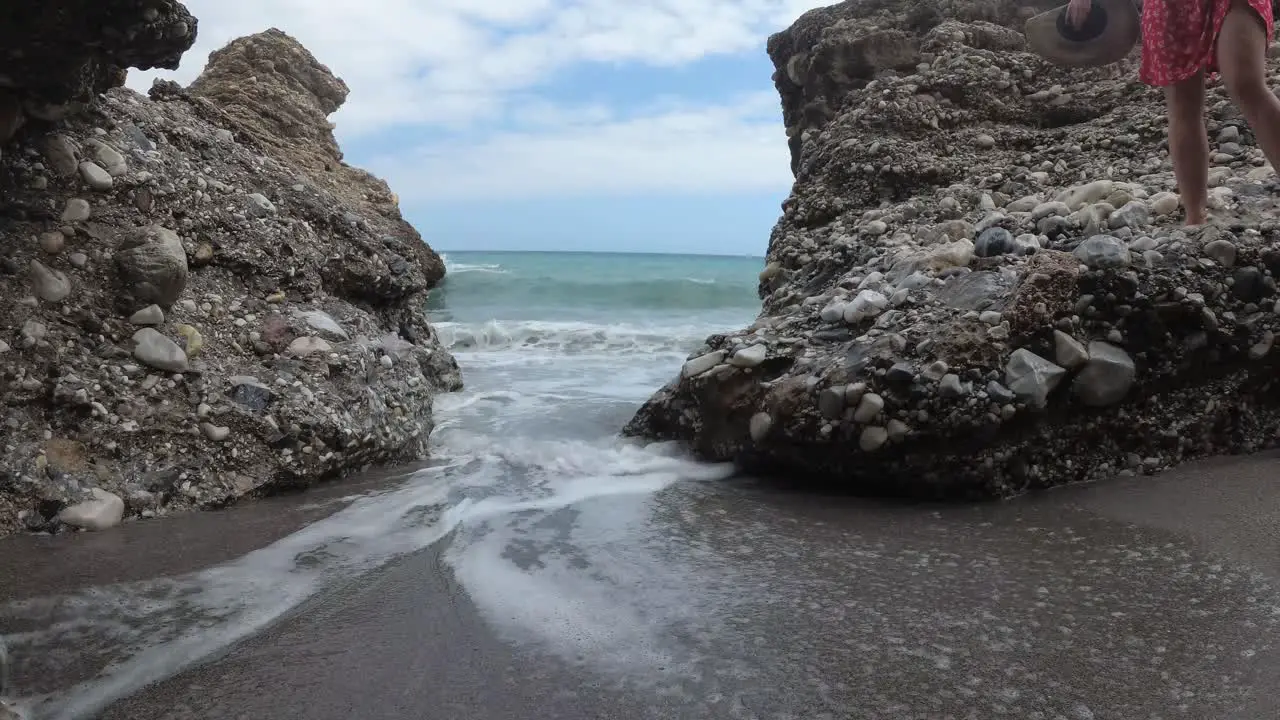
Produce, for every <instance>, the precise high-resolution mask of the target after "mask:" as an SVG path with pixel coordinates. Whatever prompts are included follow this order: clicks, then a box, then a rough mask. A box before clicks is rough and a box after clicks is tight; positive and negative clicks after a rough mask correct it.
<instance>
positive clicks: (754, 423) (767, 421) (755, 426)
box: [748, 412, 773, 442]
mask: <svg viewBox="0 0 1280 720" xmlns="http://www.w3.org/2000/svg"><path fill="white" fill-rule="evenodd" d="M771 429H773V418H772V417H771V416H770V415H769V413H767V412H758V413H756V414H755V415H752V416H751V422H750V427H749V428H748V430H749V431H750V432H751V439H752V440H754V441H755V442H760V441H761V440H763V439H764V438H765V436H766V435H768V434H769V431H770V430H771Z"/></svg>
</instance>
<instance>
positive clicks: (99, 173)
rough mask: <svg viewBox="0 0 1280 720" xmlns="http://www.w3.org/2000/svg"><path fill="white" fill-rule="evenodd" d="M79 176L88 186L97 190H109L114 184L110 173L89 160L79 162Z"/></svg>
mask: <svg viewBox="0 0 1280 720" xmlns="http://www.w3.org/2000/svg"><path fill="white" fill-rule="evenodd" d="M80 177H81V178H83V179H84V181H85V183H86V184H87V185H88V186H89V187H90V188H92V189H94V190H98V191H106V190H110V189H111V188H112V186H113V185H114V184H115V181H114V180H112V179H111V174H110V173H108V172H107V171H106V170H103V169H102V167H101V166H99V165H98V164H97V163H95V162H93V161H91V160H85V161H84V162H82V163H80Z"/></svg>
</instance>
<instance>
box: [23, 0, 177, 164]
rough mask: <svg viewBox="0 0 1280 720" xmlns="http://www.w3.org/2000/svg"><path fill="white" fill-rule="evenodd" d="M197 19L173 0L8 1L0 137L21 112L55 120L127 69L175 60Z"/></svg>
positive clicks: (171, 65) (114, 83)
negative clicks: (92, 0) (93, 0)
mask: <svg viewBox="0 0 1280 720" xmlns="http://www.w3.org/2000/svg"><path fill="white" fill-rule="evenodd" d="M195 40H196V20H195V18H193V17H191V14H190V13H188V12H187V9H186V8H185V7H183V5H182V4H181V3H179V2H176V0H102V1H101V2H83V1H78V0H73V1H72V2H60V3H57V4H56V5H51V4H50V3H47V2H41V0H7V1H6V2H5V6H4V8H3V9H0V48H3V50H0V143H3V142H5V141H7V140H8V139H9V137H10V136H11V135H12V134H13V132H14V131H16V129H17V128H18V127H20V126H21V125H22V124H23V121H24V119H25V118H28V117H30V118H34V119H40V120H56V119H60V118H62V117H64V116H65V115H66V114H67V113H68V112H70V111H72V110H75V109H77V108H79V107H82V106H84V105H87V104H88V103H90V102H91V101H92V100H93V98H94V97H95V96H96V95H97V94H98V93H101V92H103V91H105V90H108V89H110V88H113V87H119V86H120V85H123V84H124V78H125V70H126V68H131V67H133V68H139V69H143V70H147V69H150V68H168V69H171V70H172V69H175V68H177V67H178V61H179V59H180V58H181V57H182V54H183V53H184V52H186V51H187V49H188V48H190V47H191V45H192V44H193V43H194V42H195Z"/></svg>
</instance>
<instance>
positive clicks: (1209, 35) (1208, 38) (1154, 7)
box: [1139, 0, 1275, 86]
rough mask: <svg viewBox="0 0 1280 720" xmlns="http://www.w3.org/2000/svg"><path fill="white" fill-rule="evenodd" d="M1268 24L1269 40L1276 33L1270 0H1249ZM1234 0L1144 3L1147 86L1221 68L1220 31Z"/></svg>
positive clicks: (1144, 74)
mask: <svg viewBox="0 0 1280 720" xmlns="http://www.w3.org/2000/svg"><path fill="white" fill-rule="evenodd" d="M1247 1H1248V3H1249V6H1250V7H1252V8H1253V9H1254V10H1255V11H1256V12H1257V13H1258V15H1259V16H1260V17H1261V19H1262V21H1263V22H1264V23H1265V24H1266V27H1267V42H1268V43H1270V42H1271V39H1272V36H1273V35H1274V32H1275V20H1274V18H1273V17H1272V15H1271V0H1247ZM1231 4H1232V0H1146V1H1145V2H1143V3H1142V69H1141V71H1140V73H1139V78H1140V79H1141V80H1142V82H1144V83H1146V84H1148V85H1155V86H1165V85H1173V84H1174V83H1177V82H1181V81H1183V80H1186V79H1187V78H1189V77H1192V76H1194V75H1195V74H1196V73H1198V72H1200V71H1201V70H1204V71H1205V74H1206V75H1208V74H1213V73H1216V72H1217V71H1218V54H1217V49H1218V33H1220V32H1222V21H1223V20H1224V19H1226V17H1227V12H1228V11H1229V10H1230V9H1231Z"/></svg>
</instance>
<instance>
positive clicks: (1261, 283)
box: [1231, 265, 1274, 302]
mask: <svg viewBox="0 0 1280 720" xmlns="http://www.w3.org/2000/svg"><path fill="white" fill-rule="evenodd" d="M1273 290H1274V285H1272V286H1271V287H1268V285H1267V276H1266V275H1263V274H1262V271H1261V270H1259V269H1258V268H1256V267H1254V266H1252V265H1245V266H1243V267H1240V268H1237V269H1236V271H1235V272H1234V273H1232V274H1231V294H1232V295H1235V296H1236V297H1237V298H1238V299H1240V300H1242V301H1243V302H1258V301H1259V300H1261V299H1262V298H1264V297H1266V296H1267V295H1270V294H1271V292H1272V291H1273Z"/></svg>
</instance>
